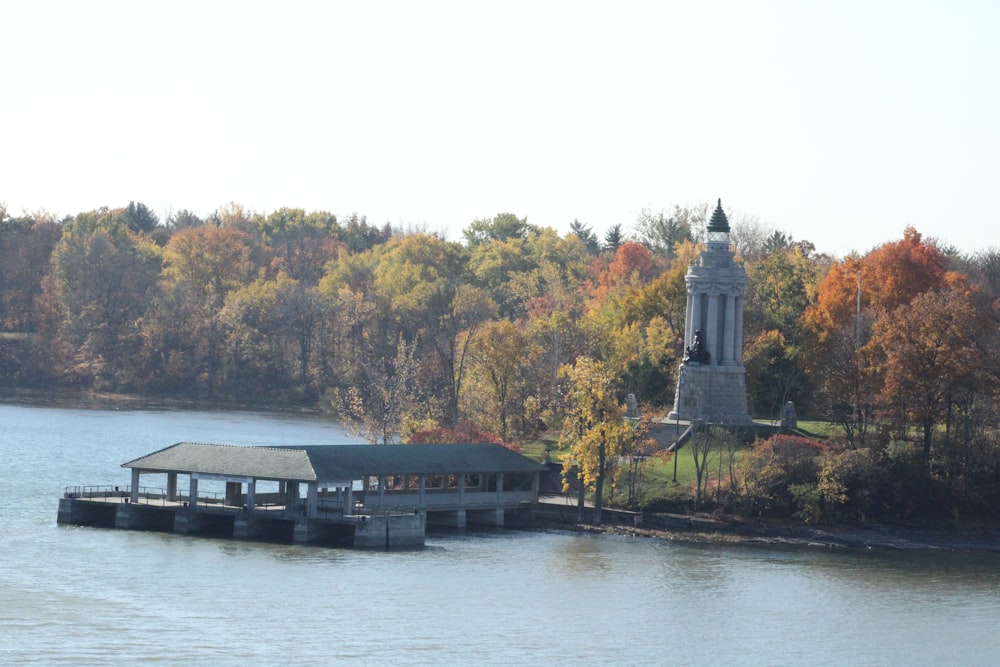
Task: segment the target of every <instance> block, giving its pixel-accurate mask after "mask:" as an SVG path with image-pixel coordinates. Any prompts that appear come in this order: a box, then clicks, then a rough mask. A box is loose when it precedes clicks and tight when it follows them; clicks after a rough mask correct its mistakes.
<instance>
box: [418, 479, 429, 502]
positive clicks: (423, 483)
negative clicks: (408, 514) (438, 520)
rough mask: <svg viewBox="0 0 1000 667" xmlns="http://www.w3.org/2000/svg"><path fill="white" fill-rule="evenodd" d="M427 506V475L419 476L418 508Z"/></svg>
mask: <svg viewBox="0 0 1000 667" xmlns="http://www.w3.org/2000/svg"><path fill="white" fill-rule="evenodd" d="M426 506H427V475H421V476H420V477H418V478H417V508H418V509H424V507H426Z"/></svg>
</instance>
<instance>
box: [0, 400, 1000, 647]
mask: <svg viewBox="0 0 1000 667" xmlns="http://www.w3.org/2000/svg"><path fill="white" fill-rule="evenodd" d="M0 429H2V435H0V502H2V514H0V516H2V517H3V519H4V520H3V527H4V530H5V540H4V541H3V542H2V543H0V544H2V546H0V640H2V641H0V664H4V665H6V664H13V665H22V664H43V665H91V664H94V665H96V664H101V665H108V664H116V665H117V664H137V665H145V664H153V665H192V664H198V665H202V664H207V665H250V664H262V665H263V664H282V665H339V664H344V665H353V664H359V663H365V664H378V665H382V664H408V665H430V664H434V665H453V664H454V665H465V664H486V665H515V664H534V665H574V666H579V665H589V664H630V665H703V664H739V665H803V664H809V665H895V664H899V665H941V664H962V665H980V664H996V663H998V662H1000V636H998V634H997V632H996V630H997V627H998V621H1000V559H998V558H997V557H996V556H980V555H968V554H942V553H917V554H914V553H902V552H856V551H852V552H830V551H817V550H804V549H772V548H749V547H724V546H704V545H685V544H677V543H672V542H667V541H659V540H652V539H645V538H626V537H608V536H592V535H577V534H569V533H527V532H514V531H502V532H494V533H483V534H473V535H467V536H447V537H444V536H430V537H429V538H428V542H427V548H426V549H425V550H423V551H418V552H395V553H383V552H360V551H350V550H337V549H326V548H318V547H305V546H286V545H274V544H261V543H250V542H236V541H228V540H215V539H205V538H198V537H184V536H178V535H168V534H158V533H142V532H128V531H116V530H108V529H97V528H82V527H67V526H57V525H56V522H55V519H56V508H57V502H58V498H59V496H60V495H61V493H62V490H63V487H64V486H66V485H76V484H119V485H123V484H127V483H128V481H129V475H128V471H127V470H124V469H122V468H120V467H119V466H120V464H121V463H123V462H125V461H128V460H131V459H133V458H136V457H137V456H140V455H142V454H146V453H148V452H151V451H154V450H156V449H159V448H162V447H165V446H168V445H171V444H173V443H174V442H178V441H181V440H195V441H203V442H224V443H232V444H323V443H343V442H350V441H352V439H351V438H348V437H347V436H346V435H345V434H344V432H343V431H342V430H341V429H340V428H338V427H337V426H336V425H333V424H330V423H329V422H325V421H322V420H319V419H313V418H306V417H287V416H274V415H260V414H249V413H233V412H219V413H213V412H144V411H133V412H115V411H89V410H64V409H52V408H30V407H20V406H4V405H0Z"/></svg>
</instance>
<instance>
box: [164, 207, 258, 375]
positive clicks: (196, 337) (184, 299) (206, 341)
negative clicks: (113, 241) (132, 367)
mask: <svg viewBox="0 0 1000 667" xmlns="http://www.w3.org/2000/svg"><path fill="white" fill-rule="evenodd" d="M252 256H253V248H252V239H251V237H250V236H249V235H248V234H247V233H246V232H243V231H240V230H239V229H237V228H235V227H232V226H226V227H215V226H204V227H190V228H187V229H183V230H180V231H178V232H176V233H175V234H174V235H173V236H172V237H171V239H170V241H169V242H168V243H167V245H166V247H165V248H164V250H163V259H164V263H165V266H164V269H163V275H162V281H161V290H160V296H159V298H158V300H157V303H156V309H155V313H154V316H153V318H151V320H150V321H148V322H147V331H146V337H147V357H148V359H149V361H148V363H149V364H150V365H151V366H150V368H151V371H152V372H154V373H155V374H156V375H157V376H158V377H159V379H158V383H159V384H160V386H161V387H163V388H180V387H186V388H191V387H192V386H194V387H201V388H203V389H204V390H206V391H207V392H208V393H209V394H212V393H214V392H215V390H216V388H217V385H218V380H219V374H220V372H221V368H222V366H221V356H220V355H221V351H222V344H223V341H224V335H225V332H224V330H223V329H222V327H221V321H220V313H221V310H222V307H223V305H224V304H225V300H226V296H227V295H228V294H229V293H230V292H233V291H235V290H238V289H240V288H242V287H244V286H245V285H247V284H249V282H250V280H251V279H252V277H253V275H254V273H255V268H256V267H255V265H254V263H253V261H252Z"/></svg>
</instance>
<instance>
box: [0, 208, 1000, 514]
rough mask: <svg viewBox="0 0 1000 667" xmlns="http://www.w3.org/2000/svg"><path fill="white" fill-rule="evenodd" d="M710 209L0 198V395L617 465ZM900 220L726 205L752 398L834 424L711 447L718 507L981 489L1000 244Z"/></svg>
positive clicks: (842, 508)
mask: <svg viewBox="0 0 1000 667" xmlns="http://www.w3.org/2000/svg"><path fill="white" fill-rule="evenodd" d="M708 213H709V208H708V206H707V205H697V206H691V207H675V208H674V209H673V210H671V211H643V212H642V213H641V214H640V215H639V216H638V218H637V219H636V220H635V221H632V222H631V224H629V225H628V226H626V225H623V224H617V225H614V226H613V227H611V228H610V229H608V230H606V231H604V232H603V233H602V234H601V235H600V237H599V236H598V233H597V232H595V231H594V230H593V229H592V228H591V227H590V226H588V225H587V224H585V223H582V222H580V221H576V220H575V221H573V223H572V224H571V231H570V232H569V233H567V234H565V235H560V234H559V233H558V232H556V231H555V230H554V229H552V228H549V227H539V226H535V225H533V224H530V223H529V222H528V220H527V219H525V218H522V217H518V216H517V215H515V214H511V213H501V214H498V215H496V216H494V217H492V218H483V219H477V220H473V221H471V222H470V223H469V224H468V225H467V226H466V227H465V229H464V230H463V232H462V239H461V240H459V241H449V240H447V239H446V238H445V237H444V236H443V235H442V234H439V233H434V232H430V231H427V230H424V229H395V228H393V227H392V226H391V225H389V224H386V225H382V226H379V225H372V224H369V223H368V221H367V220H366V219H365V218H364V217H363V216H358V215H352V216H350V217H348V218H346V219H338V218H337V216H335V215H333V214H331V213H328V212H324V211H313V212H306V211H304V210H302V209H293V208H283V209H280V210H276V211H273V212H270V213H258V212H253V211H249V210H246V209H244V208H243V207H242V206H240V205H238V204H235V203H231V204H228V205H226V206H223V207H221V208H220V209H218V210H216V211H215V212H213V213H212V214H211V215H210V216H208V217H207V218H204V219H202V218H200V217H198V216H197V215H195V214H193V213H191V212H189V211H180V212H177V213H175V214H171V215H170V216H169V217H168V218H167V219H165V220H160V219H159V218H158V216H157V215H156V214H154V213H153V212H152V211H151V210H150V209H149V208H148V207H146V206H145V205H143V204H142V203H137V202H129V204H128V205H127V206H125V207H123V208H115V209H110V208H101V209H98V210H95V211H88V212H82V213H78V214H76V215H72V216H67V217H65V218H62V219H55V218H54V217H53V216H51V215H49V214H47V213H45V212H39V213H33V214H23V215H21V216H14V215H10V213H9V212H8V211H7V210H6V208H5V207H4V206H3V205H2V204H0V387H4V388H7V389H9V390H14V389H25V390H35V391H46V390H53V389H57V388H58V389H63V388H65V389H71V390H84V391H92V392H105V393H120V394H139V395H144V396H162V397H183V398H186V399H199V400H204V401H206V402H225V403H230V404H231V403H242V404H248V405H268V406H310V407H315V406H319V407H322V408H323V409H326V410H331V411H333V413H334V414H335V415H336V416H337V417H338V418H340V419H343V420H344V421H345V422H348V423H351V424H353V425H354V426H355V427H356V428H357V430H358V432H359V433H362V434H363V435H364V437H366V438H367V439H368V440H369V441H371V442H373V443H384V442H396V441H409V440H410V438H411V437H412V438H413V439H414V441H418V440H420V441H427V439H428V438H434V437H440V438H445V439H447V437H449V436H451V437H464V438H466V439H468V438H470V437H476V438H487V439H494V440H495V441H498V442H503V443H505V444H510V445H513V446H516V445H517V444H518V443H524V442H528V441H531V440H533V439H536V438H538V437H539V436H540V435H541V434H543V433H547V432H559V433H561V434H562V435H561V444H564V445H565V446H567V447H570V448H572V452H573V456H574V457H575V460H577V461H579V462H580V463H581V467H582V469H583V472H584V480H585V481H586V482H587V483H588V484H589V485H590V486H591V488H596V489H600V487H601V486H602V484H603V483H604V481H605V480H608V481H609V483H610V484H612V485H614V484H618V483H622V484H624V482H620V480H621V479H624V478H622V477H620V475H621V474H622V472H623V469H624V472H625V473H629V471H628V469H627V465H625V464H624V463H622V464H621V465H618V464H617V463H616V462H619V461H631V460H632V458H630V456H631V455H633V454H636V453H637V452H646V453H650V451H649V450H650V447H651V445H650V444H649V440H648V438H647V437H646V432H645V430H646V427H648V425H649V424H648V422H649V420H648V419H647V420H644V422H643V423H642V424H641V425H640V427H639V428H636V427H631V426H627V424H626V426H622V424H623V423H626V422H625V421H624V419H623V416H624V410H625V407H624V405H625V397H626V396H627V395H628V394H634V395H635V396H636V398H637V400H638V402H639V404H640V406H641V412H642V413H643V414H644V415H646V416H647V417H653V418H655V417H657V416H660V415H662V414H664V413H665V412H666V411H667V410H668V409H669V407H670V405H671V404H672V401H673V392H674V388H675V387H674V385H675V382H676V373H677V367H678V364H679V361H680V359H681V355H682V347H683V331H684V321H683V320H684V313H685V305H686V292H685V283H684V276H685V273H686V272H687V267H688V263H689V262H690V261H691V260H692V259H694V258H696V257H697V256H698V252H699V245H698V241H699V240H700V239H702V238H703V236H704V228H705V224H706V218H707V214H708ZM901 232H902V235H901V237H900V238H899V239H898V240H894V241H891V242H887V243H884V244H882V245H879V246H877V247H874V248H871V249H869V250H866V251H863V252H855V253H852V254H851V255H849V256H847V257H843V258H836V257H831V256H828V255H826V254H823V253H822V252H818V251H817V249H816V248H815V247H814V246H813V245H812V244H811V243H809V242H808V241H807V240H795V239H793V238H791V236H790V235H788V234H787V233H785V232H782V231H780V230H776V229H772V228H769V227H768V226H767V225H764V224H761V223H760V222H759V221H757V220H755V219H753V218H749V217H748V218H745V219H742V220H736V221H734V223H733V230H732V235H731V239H732V243H733V246H734V250H735V252H736V253H737V256H738V258H739V259H740V261H742V262H743V263H744V266H745V268H746V272H747V277H748V285H747V293H746V301H745V303H746V310H745V319H744V362H745V366H746V378H747V391H748V395H749V399H750V403H751V404H750V406H749V407H750V411H751V414H752V415H753V416H754V418H755V419H758V420H776V419H778V418H779V415H780V412H781V409H782V406H784V405H785V403H786V402H787V401H793V402H794V403H795V406H796V410H797V412H798V414H799V417H800V419H802V418H805V419H812V420H818V421H823V422H826V423H828V424H831V425H834V427H835V428H834V430H833V432H832V436H831V437H830V438H828V439H826V440H825V441H824V442H822V443H820V442H818V441H815V440H813V439H809V438H805V437H801V434H799V436H788V437H786V438H784V439H783V440H774V439H772V441H769V442H768V443H758V445H757V446H756V447H754V448H752V449H750V450H748V451H747V452H746V453H745V454H744V455H741V457H740V458H739V460H738V461H736V460H735V459H733V458H732V457H730V464H731V465H730V469H731V474H729V475H726V476H725V484H724V483H723V477H722V476H719V477H718V478H717V483H716V484H717V486H716V488H715V490H714V496H715V501H716V502H717V503H719V504H720V505H726V506H729V507H731V508H733V509H736V510H740V511H743V512H752V513H762V514H763V513H775V512H778V513H780V512H785V513H795V514H796V515H797V516H800V517H801V518H804V519H806V520H820V519H823V518H838V517H839V518H845V517H846V518H862V519H863V518H867V517H873V516H881V515H892V516H897V517H906V516H914V515H919V514H921V513H928V512H931V511H932V508H933V511H934V512H938V513H940V512H945V513H952V514H955V513H959V512H961V513H970V512H971V513H973V514H977V515H990V516H992V515H993V514H995V512H996V510H995V508H997V507H1000V503H998V501H1000V440H998V437H997V410H996V403H997V398H998V392H1000V385H998V379H1000V367H998V364H997V360H998V359H1000V354H998V351H1000V350H998V348H1000V327H998V324H1000V311H998V306H1000V251H998V250H995V249H988V250H982V251H978V252H977V253H975V254H966V253H962V252H960V251H958V250H957V249H955V248H951V247H947V246H943V245H942V244H939V243H938V242H936V241H935V240H934V239H930V238H924V237H923V236H922V235H921V234H920V233H919V232H918V231H917V230H915V229H912V228H906V229H904V230H901ZM435 433H437V434H438V435H437V436H435V435H434V434H435ZM456 433H457V434H460V435H459V436H456V435H455V434H456ZM596 452H600V456H599V457H598V456H597V454H596ZM638 458H639V459H640V460H641V459H642V458H643V457H638ZM589 461H593V462H594V463H593V464H591V463H588V462H589ZM720 468H721V462H720ZM625 477H627V478H629V479H633V478H634V475H629V474H626V475H625ZM699 478H700V475H699ZM697 491H698V494H699V496H701V495H702V492H703V489H702V486H701V483H700V482H699V485H698V489H697ZM599 497H600V493H599ZM707 497H708V494H707V493H705V498H707ZM628 500H629V501H630V502H631V503H633V504H634V503H636V502H639V501H640V500H642V499H641V498H639V497H638V495H636V494H632V493H629V494H628ZM645 500H649V499H648V498H646V499H645Z"/></svg>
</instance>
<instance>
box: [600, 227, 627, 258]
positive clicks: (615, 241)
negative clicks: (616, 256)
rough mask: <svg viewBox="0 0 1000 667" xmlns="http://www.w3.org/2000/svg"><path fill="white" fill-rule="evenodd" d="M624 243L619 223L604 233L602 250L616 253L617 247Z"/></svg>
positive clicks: (623, 235)
mask: <svg viewBox="0 0 1000 667" xmlns="http://www.w3.org/2000/svg"><path fill="white" fill-rule="evenodd" d="M624 242H625V234H624V233H623V232H622V226H621V223H615V224H613V225H611V227H609V228H608V231H606V232H605V233H604V245H603V246H602V248H603V249H604V250H610V251H611V252H616V251H617V250H618V246H620V245H621V244H622V243H624Z"/></svg>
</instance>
